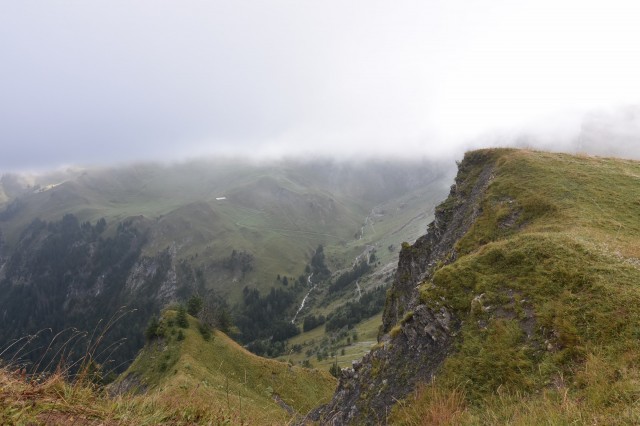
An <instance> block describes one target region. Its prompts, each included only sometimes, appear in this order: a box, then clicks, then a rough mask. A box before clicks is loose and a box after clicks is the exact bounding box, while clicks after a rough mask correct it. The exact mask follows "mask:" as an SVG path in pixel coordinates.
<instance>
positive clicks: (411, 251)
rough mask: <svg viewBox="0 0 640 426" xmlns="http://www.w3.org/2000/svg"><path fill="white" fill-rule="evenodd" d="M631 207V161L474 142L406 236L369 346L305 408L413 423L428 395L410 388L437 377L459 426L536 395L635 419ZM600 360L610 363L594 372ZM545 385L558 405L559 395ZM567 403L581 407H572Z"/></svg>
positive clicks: (333, 418)
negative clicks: (327, 396)
mask: <svg viewBox="0 0 640 426" xmlns="http://www.w3.org/2000/svg"><path fill="white" fill-rule="evenodd" d="M638 211H640V163H638V162H633V161H626V160H619V159H603V158H595V157H584V156H582V157H576V156H570V155H565V154H550V153H542V152H534V151H528V150H513V149H488V150H480V151H474V152H470V153H467V154H466V155H465V157H464V159H463V161H462V162H461V163H460V164H459V171H458V175H457V177H456V180H455V184H454V185H453V186H452V187H451V191H450V194H449V196H448V198H447V199H446V200H445V201H444V202H443V203H442V204H440V205H439V206H438V207H437V208H436V212H435V220H434V221H433V222H432V223H431V224H430V225H429V227H428V230H427V234H426V235H424V236H423V237H421V238H419V239H418V240H417V241H416V242H415V244H413V245H409V244H406V243H405V244H403V248H402V251H401V253H400V258H399V263H398V269H397V273H396V276H395V279H394V282H393V285H392V287H391V289H390V290H389V292H388V296H387V303H386V306H385V309H384V314H383V319H382V326H381V328H380V334H379V336H378V342H379V343H378V345H377V346H376V347H375V348H374V349H373V350H372V351H371V352H370V353H369V354H368V355H366V356H365V357H364V358H363V359H362V360H361V361H360V362H358V363H354V365H353V368H349V369H343V370H342V375H341V378H340V383H339V385H338V388H337V390H336V393H335V394H334V397H333V399H332V400H331V402H330V403H329V404H327V405H325V406H323V407H320V408H318V409H316V410H315V411H314V412H312V413H311V414H310V417H311V418H312V419H314V420H316V421H320V422H321V423H322V424H331V425H342V424H386V423H390V422H403V423H411V419H412V416H414V417H413V419H414V420H418V419H420V418H423V419H424V418H429V416H428V415H426V414H425V412H424V410H428V409H429V407H432V406H433V404H435V402H434V401H435V400H436V398H431V399H430V398H428V397H424V392H418V391H417V390H420V389H423V388H424V386H427V385H428V384H431V386H436V387H437V392H444V393H445V394H446V392H454V393H455V395H458V396H459V395H462V396H460V398H458V399H459V401H460V403H459V406H458V407H457V408H456V410H457V411H456V413H458V414H459V416H461V417H459V418H458V417H457V418H456V419H457V420H456V421H457V422H460V423H463V424H464V423H467V422H468V423H474V422H480V423H484V422H486V421H489V420H487V419H493V420H490V421H489V422H490V423H491V422H495V421H506V422H511V421H514V418H515V417H513V416H517V415H516V414H514V413H518V412H521V411H518V410H520V406H519V405H518V404H524V402H523V401H528V400H529V399H532V400H536V398H538V399H540V398H542V399H543V401H539V403H537V405H536V404H534V405H533V406H538V405H539V406H540V407H543V406H545V404H546V403H548V404H551V406H552V407H551V408H549V407H547V408H545V410H547V411H549V410H551V411H550V412H553V410H554V409H557V411H558V415H559V416H560V417H559V419H561V420H562V421H565V420H567V421H568V420H571V419H572V417H571V416H572V415H578V414H576V413H579V412H583V413H584V412H593V416H594V417H593V418H592V420H593V419H595V418H596V417H597V416H603V415H606V414H603V413H608V411H603V407H607V410H610V411H611V412H612V413H614V414H612V415H613V416H614V417H611V418H616V419H617V418H625V419H631V420H632V419H634V418H635V419H636V420H638V419H640V417H634V416H640V413H638V412H637V410H636V411H634V410H632V409H631V407H633V406H634V405H633V404H635V406H637V402H638V393H637V392H635V391H633V389H637V383H639V382H638V380H637V377H640V370H638V367H637V366H636V365H640V345H639V344H638V339H637V336H639V335H640V303H639V302H640V288H639V287H640V285H639V284H638V283H640V260H639V258H640V250H639V249H638V247H640V244H639V243H640V219H638V218H639V217H640V215H638V214H637V213H638ZM622 311H624V312H622ZM621 318H624V320H622V321H621ZM631 360H633V362H632V361H631ZM635 362H638V364H634V363H635ZM594 365H606V366H607V368H605V369H603V370H601V371H600V372H599V373H598V374H602V377H601V376H597V377H594V376H593V374H594V373H593V366H594ZM601 382H604V383H608V386H607V387H606V388H600V387H598V386H600V385H599V384H600V383H601ZM596 391H597V392H596ZM456 392H457V393H456ZM594 392H595V394H594ZM496 395H500V397H501V398H502V399H501V401H502V402H501V404H506V402H505V401H511V402H509V404H512V405H513V406H514V407H517V408H518V409H514V410H512V411H509V410H505V413H507V414H504V416H506V417H505V418H503V419H501V420H496V419H497V418H499V415H498V414H496V413H491V414H490V415H489V414H487V410H489V409H491V407H493V405H492V404H496V402H495V398H496ZM513 395H517V398H516V397H514V398H513V399H512V400H511V399H509V396H513ZM554 395H564V399H563V398H560V400H563V401H564V403H565V405H562V404H561V403H558V405H557V406H553V404H554V401H556V399H554V398H555V396H554ZM492 398H493V399H492ZM545 398H548V399H545ZM571 398H573V400H572V399H571ZM589 398H591V399H589ZM458 399H456V401H457V400H458ZM567 401H574V402H575V406H576V407H580V405H581V404H586V403H587V401H589V404H590V405H588V406H585V407H583V408H582V411H580V410H578V409H576V410H574V411H570V410H569V409H568V408H567V407H568V405H567V404H566V402H567ZM416 407H420V408H416ZM425 407H426V408H425ZM487 407H489V408H487ZM554 407H555V408H554ZM597 407H600V408H597ZM612 407H615V409H613V408H612ZM421 410H422V411H421ZM496 410H497V411H500V412H501V413H502V411H501V410H502V408H501V409H500V410H498V409H497V408H496ZM508 413H511V414H508ZM458 414H456V415H458ZM486 416H488V417H486ZM510 416H511V417H510ZM562 416H566V417H562ZM619 416H622V417H619ZM606 418H607V417H605V419H606ZM583 420H584V419H583Z"/></svg>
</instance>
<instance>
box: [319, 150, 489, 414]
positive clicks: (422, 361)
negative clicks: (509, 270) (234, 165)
mask: <svg viewBox="0 0 640 426" xmlns="http://www.w3.org/2000/svg"><path fill="white" fill-rule="evenodd" d="M495 157H496V156H495V154H494V153H493V152H492V151H484V152H477V153H475V154H474V155H468V156H467V157H465V159H464V161H463V162H462V163H461V164H460V165H459V172H458V176H457V178H456V182H455V184H454V185H453V186H452V187H451V192H450V194H449V196H448V198H447V199H446V201H444V202H443V203H442V204H440V205H439V206H438V207H437V208H436V212H435V220H434V221H433V222H432V223H431V224H430V225H429V227H428V230H427V234H426V235H424V236H422V237H421V238H419V239H418V240H417V241H416V242H415V243H414V244H413V245H409V244H406V243H405V244H403V247H402V250H401V252H400V258H399V262H398V269H397V272H396V276H395V279H394V282H393V285H392V287H391V289H390V290H389V292H388V295H387V303H386V306H385V309H384V314H383V318H382V326H381V329H380V333H379V336H378V341H379V344H378V347H377V348H376V349H374V350H372V351H371V352H370V353H369V354H368V355H366V356H365V357H364V358H363V360H362V361H361V362H359V363H356V364H354V366H353V368H351V369H345V370H343V372H342V377H341V379H340V384H339V386H338V389H337V391H336V394H335V396H334V398H333V400H332V401H331V403H329V404H328V405H327V406H325V407H323V408H321V409H320V410H318V411H317V412H316V413H315V414H314V416H315V417H319V418H321V420H322V422H323V423H329V424H346V423H350V422H356V423H371V424H379V423H384V422H385V419H386V417H387V415H388V413H389V410H390V407H391V406H392V405H393V404H394V403H395V402H396V401H398V400H399V399H402V398H404V397H405V396H406V395H407V394H408V393H409V392H411V390H412V389H413V388H414V386H415V383H416V382H418V381H428V380H429V379H430V377H431V376H432V375H433V374H434V373H435V372H436V371H437V369H438V367H439V366H440V364H441V363H442V361H443V360H444V359H445V358H446V356H447V355H448V354H449V353H450V351H451V348H452V344H453V342H454V340H455V338H456V335H457V332H458V329H459V327H460V321H459V319H458V318H456V316H455V315H453V314H452V313H451V312H450V311H449V310H448V309H447V308H446V307H445V306H440V307H438V308H437V309H434V308H431V307H428V306H427V305H425V304H423V303H421V301H420V297H419V291H418V289H419V285H420V283H422V282H423V281H425V280H428V279H429V278H430V276H431V275H432V273H433V270H434V268H435V267H436V266H442V265H444V264H447V263H450V262H453V261H454V260H455V259H456V258H457V256H458V254H457V251H456V248H455V244H456V242H457V241H458V240H459V239H460V238H461V237H462V236H463V235H464V234H465V233H466V232H467V231H468V230H469V227H470V226H471V225H472V224H473V222H474V220H475V219H476V218H477V217H478V216H479V215H480V214H481V200H482V196H483V194H484V192H485V191H486V189H487V187H488V185H489V183H490V182H491V179H492V173H493V170H494V167H495V165H494V162H495Z"/></svg>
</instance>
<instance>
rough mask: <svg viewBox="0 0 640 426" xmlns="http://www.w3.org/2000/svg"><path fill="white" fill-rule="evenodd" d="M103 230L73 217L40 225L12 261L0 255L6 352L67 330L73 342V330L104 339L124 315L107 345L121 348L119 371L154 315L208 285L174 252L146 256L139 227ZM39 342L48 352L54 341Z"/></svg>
mask: <svg viewBox="0 0 640 426" xmlns="http://www.w3.org/2000/svg"><path fill="white" fill-rule="evenodd" d="M105 227H106V223H105V222H100V221H99V222H98V223H97V224H96V225H92V224H90V223H80V222H79V221H78V220H77V218H76V217H75V216H73V215H71V214H68V215H65V216H64V218H63V219H62V220H61V221H59V222H48V223H47V222H44V221H40V220H36V221H34V222H33V223H32V224H31V225H30V226H29V227H28V228H27V229H26V230H25V231H24V232H23V234H22V236H21V238H20V241H19V244H18V246H17V248H16V250H14V252H13V253H12V254H11V255H10V256H9V257H8V258H7V259H6V260H4V261H3V259H2V256H1V251H0V319H1V320H2V322H3V327H2V328H1V329H0V342H3V347H5V346H8V345H9V344H10V342H12V341H13V340H14V339H20V338H21V337H23V336H26V335H31V334H34V333H38V332H39V330H47V329H49V328H50V329H51V330H55V333H57V332H62V333H63V334H62V336H63V337H64V335H65V332H64V331H63V330H67V332H66V333H67V334H69V335H71V334H72V333H73V331H72V330H73V329H74V328H75V329H78V330H83V331H91V330H93V329H94V327H96V328H97V330H98V333H100V332H102V331H105V330H104V328H105V327H106V326H105V324H106V323H107V322H108V321H109V319H111V318H113V317H114V315H116V316H117V315H119V313H118V312H122V311H119V310H121V309H122V308H123V307H126V308H124V310H125V311H128V313H127V314H126V316H125V317H124V318H123V319H122V320H121V321H119V322H118V323H116V324H113V325H111V326H110V327H109V328H110V329H109V333H108V334H107V335H106V336H105V342H104V344H105V345H106V346H104V347H107V346H109V345H110V344H112V343H113V344H114V347H116V346H117V347H118V349H119V350H118V351H115V352H114V354H113V360H112V361H111V364H112V365H117V364H120V363H123V362H124V361H125V360H128V359H131V357H133V356H134V355H135V353H136V352H137V351H138V350H139V349H140V347H142V344H143V340H142V339H143V338H142V331H143V330H144V327H145V326H146V323H147V321H148V320H149V318H150V317H151V316H152V315H157V314H158V313H159V312H160V309H161V308H162V307H163V306H166V305H167V304H168V303H170V302H173V301H176V300H177V299H178V298H179V297H183V298H184V297H185V295H186V294H190V293H191V292H193V290H194V289H195V288H196V287H197V286H201V285H202V283H199V282H198V280H197V276H196V275H197V274H194V273H193V270H192V269H191V267H190V265H188V264H186V262H178V261H177V260H176V253H175V249H173V247H168V248H167V249H165V250H163V251H161V252H160V253H158V254H157V255H155V256H144V255H142V248H143V247H144V245H145V243H146V241H147V238H146V232H145V231H144V230H143V228H142V227H136V225H135V224H134V223H133V221H125V222H122V223H120V224H119V226H118V227H117V230H116V232H115V234H113V235H109V236H105V235H104V229H105ZM0 249H1V247H0ZM3 262H4V264H3ZM180 292H182V293H181V294H180ZM41 338H42V341H43V342H44V343H45V346H44V347H46V346H47V344H48V342H49V339H51V335H50V333H49V332H42V333H41ZM59 340H62V338H61V339H59ZM34 343H35V342H34ZM54 343H55V342H54ZM34 346H35V345H34ZM54 349H57V347H55V345H54ZM40 352H41V351H40V350H37V349H36V350H34V351H33V352H30V353H29V355H28V357H34V358H35V359H38V358H39V357H40V356H45V355H42V354H41V353H40ZM50 352H51V353H55V350H51V351H50ZM107 354H108V353H107ZM105 355H106V354H105ZM28 359H29V358H28ZM102 361H103V360H100V361H99V362H102ZM44 365H46V363H45V364H44ZM123 366H124V364H123Z"/></svg>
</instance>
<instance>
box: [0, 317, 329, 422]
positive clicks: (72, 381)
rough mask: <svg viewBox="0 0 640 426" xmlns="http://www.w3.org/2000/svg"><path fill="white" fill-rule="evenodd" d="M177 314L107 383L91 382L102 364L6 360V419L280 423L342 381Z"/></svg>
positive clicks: (1, 383) (1, 377) (0, 390)
mask: <svg viewBox="0 0 640 426" xmlns="http://www.w3.org/2000/svg"><path fill="white" fill-rule="evenodd" d="M175 318H176V315H175V312H172V311H167V312H165V313H164V317H163V319H162V321H161V322H160V327H161V328H162V330H163V331H162V334H163V337H161V338H155V339H154V340H152V341H150V342H148V343H147V345H146V346H145V348H144V349H143V350H142V351H141V352H140V354H139V355H138V357H137V358H136V360H135V362H134V364H133V365H132V366H131V368H129V370H128V371H127V372H126V374H125V375H124V376H122V377H123V378H121V379H119V380H118V381H117V382H116V383H114V384H112V385H111V386H110V387H108V388H106V389H105V388H102V387H99V386H96V385H94V384H92V379H95V378H98V376H96V375H95V373H96V370H90V372H89V374H80V375H78V376H76V377H75V378H74V377H73V376H71V377H70V376H68V375H67V374H65V371H64V366H63V368H62V371H59V370H58V371H56V372H55V373H53V374H42V375H40V374H33V375H31V374H27V373H25V372H24V371H21V369H20V368H17V369H16V366H15V365H14V364H4V363H3V364H2V365H0V423H1V424H43V425H66V424H82V425H93V424H107V425H131V426H134V425H135V426H137V425H142V424H152V425H156V424H170V425H195V424H245V425H246V424H260V425H281V424H287V423H291V422H292V421H294V420H296V419H299V418H300V415H299V413H301V412H302V413H304V412H306V411H308V410H309V409H310V408H311V407H312V406H313V405H314V404H316V403H317V402H318V401H328V400H329V398H330V397H331V393H332V392H333V389H334V388H335V384H336V381H335V379H334V378H333V377H332V376H330V375H329V374H328V373H327V372H320V371H318V370H310V369H302V368H299V367H293V366H290V365H289V364H286V363H283V362H277V361H273V360H268V359H264V358H260V357H258V356H255V355H253V354H251V353H249V352H247V351H246V350H244V349H243V348H242V347H240V346H238V345H237V344H236V343H235V342H233V341H232V340H231V339H229V338H228V337H227V336H226V335H224V334H223V333H220V332H215V333H213V334H212V335H209V336H208V337H207V338H206V339H205V337H204V336H205V335H206V333H205V334H204V335H203V334H201V332H199V328H198V327H199V322H198V321H197V320H195V319H194V318H191V317H187V321H188V325H189V327H188V328H186V329H185V328H180V327H178V326H177V323H176V321H175ZM87 365H90V364H87ZM92 365H95V364H92Z"/></svg>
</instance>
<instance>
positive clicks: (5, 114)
mask: <svg viewBox="0 0 640 426" xmlns="http://www.w3.org/2000/svg"><path fill="white" fill-rule="evenodd" d="M474 3H475V2H474ZM638 17H640V5H638V4H637V3H636V2H632V1H623V0H611V1H609V2H607V3H606V4H602V2H599V1H580V2H578V1H570V2H562V3H561V4H559V3H558V2H553V1H551V0H540V1H538V2H534V3H532V2H527V1H523V0H522V1H509V2H507V1H502V0H492V1H487V2H482V4H470V2H467V1H462V0H454V1H433V2H422V1H403V2H399V3H398V2H391V1H378V2H365V1H355V2H347V3H345V2H338V1H326V2H299V1H285V0H279V1H275V2H258V1H255V2H250V1H239V2H218V1H212V2H201V1H195V0H187V1H181V2H170V1H151V0H146V1H138V2H128V1H124V0H119V1H118V0H116V1H92V2H76V1H71V0H59V1H50V2H45V3H42V2H36V1H34V0H24V1H20V2H5V3H3V4H2V5H0V57H1V58H2V63H3V67H2V69H1V70H0V75H1V78H0V94H1V96H0V138H1V141H2V142H1V144H2V155H1V156H0V170H18V169H25V168H46V167H55V166H57V165H61V164H70V163H76V164H77V163H81V164H91V163H97V164H109V163H114V162H122V161H139V160H166V159H176V158H185V157H193V156H201V155H206V154H219V153H226V154H236V155H254V156H272V157H273V156H281V155H305V154H308V153H313V154H324V155H337V156H350V157H360V156H375V155H378V156H392V155H395V156H405V157H406V156H416V155H426V156H432V157H449V156H452V155H454V156H455V155H459V153H460V152H461V151H462V150H464V149H467V148H469V147H476V146H485V145H487V144H507V145H514V144H515V145H517V144H518V143H521V142H522V141H521V139H522V137H523V136H522V135H523V134H524V135H528V136H527V137H528V140H529V141H530V142H529V143H533V144H534V145H535V147H541V148H544V147H547V146H550V147H551V148H554V149H559V148H561V149H567V150H573V149H574V148H575V146H576V145H575V144H576V143H578V142H579V143H581V144H582V145H580V147H581V148H576V149H582V150H584V151H593V152H596V153H599V154H604V155H613V154H620V153H621V152H623V153H629V154H631V155H637V153H636V152H635V146H636V141H637V139H635V138H636V136H634V135H636V134H637V130H638V128H637V126H635V127H634V126H631V127H629V129H628V130H629V131H628V132H627V131H626V130H625V132H626V133H625V132H623V133H620V134H618V133H619V132H618V133H616V135H617V136H616V137H615V138H609V139H607V141H605V142H602V141H601V140H600V139H598V140H599V141H600V142H596V139H597V137H596V136H597V135H599V134H603V132H604V133H606V132H607V131H608V130H606V129H600V130H597V131H596V130H594V129H591V130H589V128H584V126H583V123H586V122H589V121H593V118H589V117H590V116H588V115H587V116H586V117H587V118H586V120H585V119H584V118H583V117H585V114H588V112H589V111H600V110H602V109H605V110H610V109H611V108H614V109H615V108H617V107H619V106H624V105H633V104H637V103H638V102H639V101H640V100H639V99H638V98H637V94H638V93H640V79H638V78H637V76H638V75H640V58H639V57H638V55H637V54H636V53H637V48H638V46H637V43H638V42H637V40H640V27H638V25H637V22H638ZM623 110H624V111H626V110H629V108H624V109H623ZM623 110H621V111H623ZM612 114H613V115H615V113H612ZM636 116H637V115H636ZM616 120H617V119H616ZM616 120H613V121H616ZM596 121H597V120H596ZM617 121H620V120H617ZM623 121H624V120H623ZM614 133H615V132H614ZM487 135H489V136H491V137H487ZM532 135H534V136H532ZM580 135H581V136H580ZM590 138H591V139H590ZM559 140H561V141H564V142H558V141H559ZM518 141H519V142H518ZM602 143H605V145H604V146H602V145H601V144H602ZM565 145H566V147H565ZM563 147H564V148H563Z"/></svg>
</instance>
